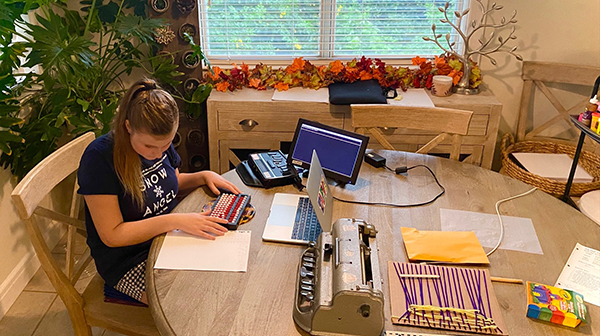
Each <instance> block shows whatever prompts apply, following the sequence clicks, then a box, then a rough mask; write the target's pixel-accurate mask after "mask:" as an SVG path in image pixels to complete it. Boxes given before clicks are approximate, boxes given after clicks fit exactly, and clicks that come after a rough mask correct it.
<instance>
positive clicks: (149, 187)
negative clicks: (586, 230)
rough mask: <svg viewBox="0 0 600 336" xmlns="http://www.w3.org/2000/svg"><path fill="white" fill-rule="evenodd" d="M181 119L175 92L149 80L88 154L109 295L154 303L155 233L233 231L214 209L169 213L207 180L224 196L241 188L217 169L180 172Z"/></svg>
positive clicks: (81, 177)
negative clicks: (149, 277) (150, 298)
mask: <svg viewBox="0 0 600 336" xmlns="http://www.w3.org/2000/svg"><path fill="white" fill-rule="evenodd" d="M178 124H179V111H178V108H177V104H176V103H175V100H174V99H173V97H172V96H171V95H170V94H169V93H168V92H166V91H164V90H162V89H161V88H159V87H158V86H157V84H156V82H155V81H153V80H150V79H142V80H140V81H138V82H136V83H135V84H133V86H132V87H131V88H130V89H129V90H128V91H127V93H126V94H125V96H124V97H123V98H122V101H121V103H120V105H119V110H118V113H117V115H116V116H115V119H114V120H113V124H112V130H111V132H109V133H108V134H105V135H103V136H101V137H99V138H97V139H96V140H94V141H93V142H92V143H91V144H90V145H89V146H88V148H87V149H86V150H85V153H84V154H83V157H82V158H81V162H80V165H79V171H78V173H77V177H78V181H79V191H78V192H79V193H80V194H82V195H83V197H84V199H85V217H86V227H87V235H88V237H87V243H88V245H89V246H90V250H91V253H92V256H93V257H94V260H95V262H96V268H97V269H98V273H99V274H100V275H101V276H102V278H103V279H104V281H105V283H106V285H105V289H107V290H106V292H107V295H108V293H111V291H113V292H114V290H113V288H114V289H116V290H117V291H119V292H120V293H124V294H126V295H128V296H130V297H132V298H134V299H136V300H138V301H141V302H143V303H147V299H146V295H145V279H144V274H145V269H146V259H147V256H148V251H149V250H150V245H151V243H152V238H153V237H155V236H157V235H159V234H161V233H165V232H168V231H172V230H175V229H179V230H182V231H185V232H187V233H189V234H193V235H197V236H200V237H204V238H207V239H215V236H222V235H223V234H224V233H225V232H227V229H226V228H224V227H223V226H221V225H220V224H219V223H225V222H226V221H225V220H222V219H218V218H215V217H210V216H208V212H205V213H170V212H171V211H172V210H173V208H174V207H175V205H176V204H177V200H176V199H175V197H176V196H177V193H178V191H179V190H182V191H185V190H188V191H189V190H193V189H195V188H197V187H198V186H201V185H207V186H208V187H209V188H210V189H211V191H212V192H213V193H215V194H217V195H218V194H219V190H218V188H222V189H227V190H230V191H232V192H234V193H239V192H240V191H239V189H238V188H237V187H236V186H235V185H233V184H232V183H231V182H229V181H227V180H225V179H224V178H222V177H221V176H220V175H218V174H216V173H214V172H212V171H202V172H197V173H192V174H183V173H181V174H180V173H179V169H178V167H179V164H180V162H181V159H180V157H179V155H178V154H177V152H176V151H175V149H174V147H173V145H172V144H171V142H172V141H173V137H174V136H175V133H176V131H177V126H178ZM120 293H113V294H117V295H116V296H117V297H118V296H119V295H120Z"/></svg>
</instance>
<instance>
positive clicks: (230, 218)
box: [210, 193, 250, 230]
mask: <svg viewBox="0 0 600 336" xmlns="http://www.w3.org/2000/svg"><path fill="white" fill-rule="evenodd" d="M248 203H250V195H245V194H239V195H236V194H231V193H221V195H219V197H218V198H217V201H216V202H215V204H214V205H213V206H212V209H211V212H210V215H211V216H213V217H217V218H223V219H225V220H227V224H221V225H223V226H225V227H226V228H227V229H229V230H236V229H237V227H238V225H239V224H240V219H241V218H242V215H243V214H244V209H245V208H246V205H248Z"/></svg>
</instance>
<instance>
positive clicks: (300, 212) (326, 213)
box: [262, 150, 333, 244]
mask: <svg viewBox="0 0 600 336" xmlns="http://www.w3.org/2000/svg"><path fill="white" fill-rule="evenodd" d="M306 191H307V192H308V196H305V195H295V194H283V193H277V194H275V197H274V198H273V203H272V204H271V212H270V214H269V219H267V224H266V225H265V230H264V231H263V236H262V238H263V240H267V241H274V242H282V243H295V244H308V243H309V242H311V241H316V240H317V238H318V237H319V235H320V234H321V232H322V231H325V232H331V224H332V223H331V216H332V208H333V196H332V195H331V191H330V190H329V186H328V185H327V179H326V178H325V173H324V172H323V168H322V167H321V163H320V162H319V158H318V156H317V152H316V151H314V150H313V153H312V159H311V163H310V171H309V174H308V182H307V186H306Z"/></svg>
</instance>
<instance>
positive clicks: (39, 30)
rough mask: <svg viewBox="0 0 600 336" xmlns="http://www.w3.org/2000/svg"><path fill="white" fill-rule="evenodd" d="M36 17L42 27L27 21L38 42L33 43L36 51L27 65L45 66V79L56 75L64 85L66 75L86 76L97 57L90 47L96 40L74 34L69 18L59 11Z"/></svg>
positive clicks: (43, 76) (33, 51)
mask: <svg viewBox="0 0 600 336" xmlns="http://www.w3.org/2000/svg"><path fill="white" fill-rule="evenodd" d="M36 17H37V19H38V21H39V22H40V25H39V26H38V25H33V24H27V27H28V29H29V34H30V35H31V36H34V37H35V42H34V43H32V44H31V48H32V51H31V53H30V54H29V61H28V62H27V63H26V64H25V66H27V67H33V66H35V65H38V64H39V65H42V66H43V68H44V73H43V74H42V79H45V78H47V77H50V76H52V75H54V77H58V79H59V80H61V79H62V82H63V84H64V81H65V79H66V76H68V75H70V74H72V73H77V74H79V75H84V71H85V69H86V68H89V67H90V66H92V65H93V63H94V59H95V58H96V57H97V55H96V53H94V52H93V51H92V50H91V49H90V48H91V47H92V46H94V45H95V43H94V42H93V41H91V40H90V39H89V38H87V37H83V36H71V35H70V34H69V31H68V28H67V27H66V26H65V25H66V21H65V20H63V18H61V17H60V16H59V15H58V14H56V13H52V12H51V13H50V14H49V17H48V19H45V18H43V17H41V16H39V15H36ZM60 76H63V77H62V78H61V77H60Z"/></svg>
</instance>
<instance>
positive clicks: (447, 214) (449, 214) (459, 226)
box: [440, 209, 544, 254]
mask: <svg viewBox="0 0 600 336" xmlns="http://www.w3.org/2000/svg"><path fill="white" fill-rule="evenodd" d="M440 220H441V223H442V231H473V232H475V235H476V236H477V239H479V242H480V243H481V245H482V246H483V247H488V248H493V247H494V246H496V244H497V243H498V238H499V237H500V221H499V220H498V215H496V214H485V213H480V212H472V211H462V210H450V209H440ZM502 222H504V238H503V239H502V243H501V244H500V247H499V248H501V249H504V250H513V251H521V252H528V253H535V254H544V252H543V251H542V247H541V246H540V242H539V240H538V238H537V234H536V233H535V228H534V227H533V222H532V221H531V219H530V218H522V217H513V216H502Z"/></svg>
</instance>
